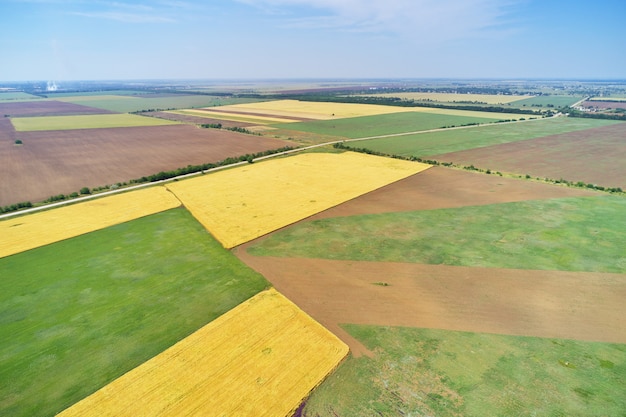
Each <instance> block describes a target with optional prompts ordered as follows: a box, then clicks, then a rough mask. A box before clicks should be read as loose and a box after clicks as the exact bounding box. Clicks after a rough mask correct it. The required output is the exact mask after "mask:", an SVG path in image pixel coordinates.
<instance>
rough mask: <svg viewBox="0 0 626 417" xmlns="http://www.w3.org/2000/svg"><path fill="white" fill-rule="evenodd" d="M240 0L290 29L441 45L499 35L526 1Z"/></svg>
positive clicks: (239, 0)
mask: <svg viewBox="0 0 626 417" xmlns="http://www.w3.org/2000/svg"><path fill="white" fill-rule="evenodd" d="M236 1H238V2H240V3H244V4H247V5H249V6H255V7H258V8H260V9H262V10H264V11H266V12H272V14H274V15H279V16H283V17H282V18H283V19H284V24H285V25H286V26H288V27H291V28H294V27H301V28H306V29H315V28H319V29H338V30H351V31H366V32H372V33H376V32H387V33H395V34H399V35H401V36H403V37H405V38H408V39H410V40H413V41H418V42H419V41H424V42H436V41H441V40H452V39H462V38H468V37H476V36H484V35H485V34H486V33H492V34H493V32H494V31H500V30H502V29H503V27H505V26H506V25H507V23H508V22H507V20H506V19H507V10H508V8H509V7H510V6H512V5H514V4H516V3H519V2H520V1H524V0H384V1H381V0H236ZM303 11H304V12H307V15H305V16H303V15H302V13H303Z"/></svg>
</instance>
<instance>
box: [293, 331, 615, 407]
mask: <svg viewBox="0 0 626 417" xmlns="http://www.w3.org/2000/svg"><path fill="white" fill-rule="evenodd" d="M345 327H346V329H347V331H349V332H350V334H352V335H353V336H354V337H356V338H358V339H359V340H362V341H363V342H364V343H365V344H366V345H367V346H368V348H370V349H371V350H372V351H374V352H376V355H375V356H374V357H372V358H368V357H361V358H354V357H351V358H349V359H348V361H347V362H346V363H345V364H344V365H343V366H342V367H341V368H340V369H339V370H338V371H337V372H336V373H335V374H333V375H332V376H331V377H330V378H329V380H328V381H327V382H326V383H325V384H324V385H323V386H322V387H321V388H320V389H318V390H316V391H315V392H314V393H313V395H312V396H311V398H310V399H309V401H308V403H307V405H306V407H305V408H304V410H303V413H302V415H305V416H320V417H321V416H337V415H340V416H378V415H432V416H468V417H470V416H476V417H478V416H487V415H506V416H531V415H541V416H557V415H567V416H592V415H593V416H618V415H621V414H622V413H623V411H624V409H625V408H626V399H625V398H624V395H623V393H624V391H623V389H624V384H625V383H626V378H625V376H624V370H625V369H626V361H625V359H626V355H625V348H624V345H619V344H604V343H592V342H581V341H574V340H563V339H556V338H545V339H544V338H533V337H520V336H503V335H492V334H485V333H482V334H481V333H468V332H453V331H445V330H437V329H417V328H403V327H386V326H385V327H383V326H363V325H360V326H359V325H346V326H345Z"/></svg>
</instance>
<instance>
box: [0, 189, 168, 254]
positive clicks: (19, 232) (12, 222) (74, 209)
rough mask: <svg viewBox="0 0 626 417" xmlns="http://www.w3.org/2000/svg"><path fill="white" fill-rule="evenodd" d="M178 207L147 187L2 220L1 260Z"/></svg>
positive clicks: (165, 194)
mask: <svg viewBox="0 0 626 417" xmlns="http://www.w3.org/2000/svg"><path fill="white" fill-rule="evenodd" d="M178 206H180V201H178V200H177V199H176V197H174V196H173V195H172V194H171V193H170V192H168V191H167V190H166V189H165V188H164V187H150V188H146V189H143V190H139V191H132V192H128V193H123V194H117V195H113V196H110V197H103V198H98V199H95V200H90V201H86V202H84V203H77V204H73V205H70V206H64V207H59V208H55V209H51V210H48V211H43V212H39V213H34V214H28V215H25V216H21V217H16V218H10V219H7V220H2V221H0V236H2V239H0V258H2V257H4V256H9V255H13V254H16V253H19V252H23V251H25V250H29V249H34V248H37V247H39V246H43V245H47V244H50V243H54V242H58V241H60V240H64V239H69V238H71V237H75V236H78V235H82V234H84V233H89V232H92V231H94V230H98V229H103V228H105V227H109V226H113V225H115V224H118V223H123V222H127V221H130V220H134V219H137V218H139V217H143V216H147V215H149V214H154V213H158V212H161V211H165V210H168V209H171V208H174V207H178Z"/></svg>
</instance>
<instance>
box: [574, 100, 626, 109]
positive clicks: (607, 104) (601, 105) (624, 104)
mask: <svg viewBox="0 0 626 417" xmlns="http://www.w3.org/2000/svg"><path fill="white" fill-rule="evenodd" d="M581 106H583V107H597V108H598V109H626V101H595V100H590V101H583V103H582V104H581Z"/></svg>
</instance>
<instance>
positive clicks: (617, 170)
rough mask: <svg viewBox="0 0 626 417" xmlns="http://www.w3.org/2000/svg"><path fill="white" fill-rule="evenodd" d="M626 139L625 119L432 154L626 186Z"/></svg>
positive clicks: (534, 173) (508, 169) (541, 174)
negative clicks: (599, 125) (591, 126)
mask: <svg viewBox="0 0 626 417" xmlns="http://www.w3.org/2000/svg"><path fill="white" fill-rule="evenodd" d="M625 139H626V123H624V122H618V123H615V124H610V125H606V126H602V127H596V128H591V129H585V130H579V131H574V132H568V133H561V134H557V135H550V136H545V137H540V138H537V139H532V140H525V141H519V142H512V143H506V144H501V145H493V146H487V147H482V148H476V149H470V150H466V151H458V152H452V153H445V154H440V155H434V156H433V158H434V159H436V160H439V161H449V162H453V163H455V164H459V165H466V166H468V165H471V164H472V165H475V166H476V167H481V168H483V169H487V168H489V169H492V170H498V171H502V172H513V173H517V174H521V175H529V176H532V177H539V178H551V179H555V180H559V179H565V180H568V181H571V182H574V183H576V182H579V181H580V182H582V183H584V184H595V185H599V186H602V187H605V188H622V189H626V164H625V163H624V161H626V142H625Z"/></svg>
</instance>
